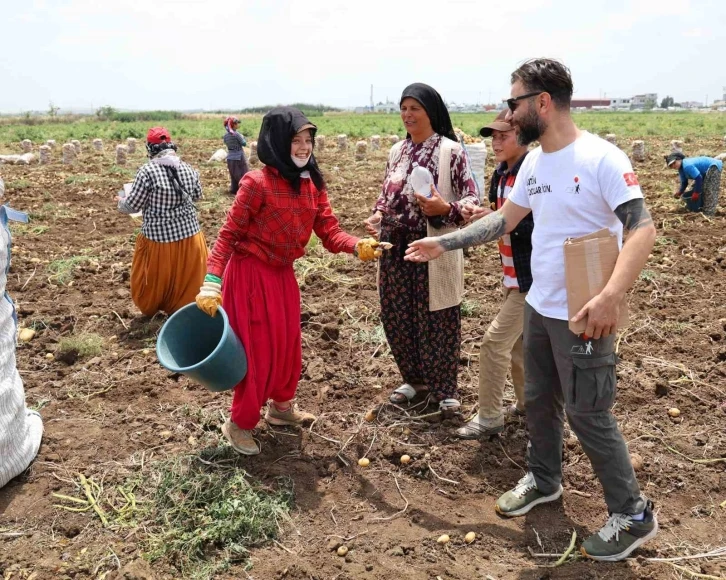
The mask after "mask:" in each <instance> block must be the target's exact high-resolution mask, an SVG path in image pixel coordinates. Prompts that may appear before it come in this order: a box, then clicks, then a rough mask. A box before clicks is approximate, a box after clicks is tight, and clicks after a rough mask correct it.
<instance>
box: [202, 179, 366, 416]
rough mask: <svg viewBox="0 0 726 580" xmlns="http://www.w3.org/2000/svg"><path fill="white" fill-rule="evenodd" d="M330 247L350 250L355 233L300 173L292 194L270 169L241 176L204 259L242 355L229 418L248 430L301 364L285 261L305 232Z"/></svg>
mask: <svg viewBox="0 0 726 580" xmlns="http://www.w3.org/2000/svg"><path fill="white" fill-rule="evenodd" d="M313 231H314V232H315V234H316V235H317V236H318V237H319V238H320V241H321V242H322V244H323V246H324V247H325V248H326V249H327V250H328V251H330V252H333V253H338V252H347V253H353V249H354V248H355V244H356V242H357V241H358V238H356V237H354V236H351V235H348V234H346V233H345V232H344V231H343V230H342V229H341V228H340V224H339V223H338V219H337V218H336V217H335V214H334V213H333V210H332V208H331V207H330V203H329V202H328V194H327V192H326V191H325V190H322V191H320V190H318V189H317V188H316V187H315V185H314V184H313V182H312V180H310V179H306V178H303V179H301V183H300V193H296V192H295V191H294V190H293V188H292V186H291V184H290V183H289V182H288V181H287V180H285V179H283V178H282V177H281V176H280V174H279V173H278V172H277V170H276V169H274V168H272V167H264V168H263V169H261V170H256V171H251V172H249V173H247V174H246V175H245V176H244V177H243V179H242V181H241V182H240V188H239V191H238V192H237V196H236V197H235V200H234V203H233V205H232V208H231V209H230V211H229V213H228V214H227V219H226V221H225V223H224V225H223V226H222V229H221V230H220V232H219V237H218V238H217V241H216V242H215V244H214V248H213V250H212V252H211V254H210V255H209V259H208V260H207V271H208V272H209V273H210V274H214V275H215V276H219V277H220V278H223V283H222V304H223V307H224V310H225V312H227V315H228V316H229V321H230V325H231V326H232V329H233V330H234V331H235V334H237V336H238V337H239V338H240V340H241V341H242V344H243V345H244V347H245V352H246V354H247V365H248V370H247V375H246V376H245V378H244V379H243V380H242V381H241V382H240V383H239V384H238V385H237V386H236V387H235V390H234V398H233V401H232V421H234V423H235V424H236V425H237V426H238V427H239V428H240V429H253V428H254V427H255V425H257V422H258V421H259V418H260V408H261V407H262V406H263V405H264V404H265V403H266V402H267V400H268V399H273V400H274V401H279V402H284V401H289V400H290V399H292V398H293V397H294V396H295V391H296V390H297V384H298V381H299V379H300V371H301V368H302V347H301V336H300V290H299V288H298V285H297V281H296V279H295V272H294V271H293V267H292V265H293V262H294V261H295V260H296V259H297V258H299V257H301V256H303V255H304V254H305V246H306V245H307V243H308V241H309V240H310V237H311V235H312V233H313Z"/></svg>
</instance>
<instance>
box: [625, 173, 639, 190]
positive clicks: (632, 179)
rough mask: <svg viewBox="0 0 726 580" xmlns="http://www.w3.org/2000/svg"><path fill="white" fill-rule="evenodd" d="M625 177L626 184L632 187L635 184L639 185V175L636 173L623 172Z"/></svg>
mask: <svg viewBox="0 0 726 580" xmlns="http://www.w3.org/2000/svg"><path fill="white" fill-rule="evenodd" d="M623 179H625V185H627V186H628V187H632V186H633V185H639V183H638V177H637V176H636V175H635V173H623Z"/></svg>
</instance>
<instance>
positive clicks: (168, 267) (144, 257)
mask: <svg viewBox="0 0 726 580" xmlns="http://www.w3.org/2000/svg"><path fill="white" fill-rule="evenodd" d="M206 272H207V243H206V241H205V239H204V234H203V233H202V232H199V233H198V234H195V235H193V236H191V237H189V238H184V239H183V240H179V241H177V242H154V241H152V240H150V239H148V238H146V237H145V236H143V235H141V234H139V235H138V236H137V237H136V249H135V250H134V260H133V263H132V265H131V298H132V299H133V301H134V304H136V307H137V308H138V309H139V310H141V312H142V313H143V314H145V315H146V316H153V315H154V314H156V313H157V312H159V311H160V310H161V311H163V312H166V313H167V314H173V313H174V312H176V311H177V310H179V309H180V308H181V307H182V306H186V305H187V304H190V303H191V302H194V299H195V298H196V296H197V294H198V293H199V288H200V287H201V285H202V284H203V283H204V276H205V275H206Z"/></svg>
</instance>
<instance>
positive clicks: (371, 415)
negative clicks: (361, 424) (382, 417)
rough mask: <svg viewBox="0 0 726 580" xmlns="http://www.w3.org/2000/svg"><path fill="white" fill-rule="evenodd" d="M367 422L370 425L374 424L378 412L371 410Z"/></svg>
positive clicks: (366, 417) (367, 415) (367, 414)
mask: <svg viewBox="0 0 726 580" xmlns="http://www.w3.org/2000/svg"><path fill="white" fill-rule="evenodd" d="M365 420H366V421H368V422H369V423H373V421H375V420H376V412H375V411H374V410H373V409H371V410H369V411H368V412H367V413H366V416H365Z"/></svg>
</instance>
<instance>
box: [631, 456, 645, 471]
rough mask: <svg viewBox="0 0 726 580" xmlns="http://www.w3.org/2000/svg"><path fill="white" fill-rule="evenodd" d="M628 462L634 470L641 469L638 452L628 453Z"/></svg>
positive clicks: (640, 459)
mask: <svg viewBox="0 0 726 580" xmlns="http://www.w3.org/2000/svg"><path fill="white" fill-rule="evenodd" d="M630 463H631V464H632V465H633V469H634V470H635V471H640V470H641V469H643V458H642V457H641V456H640V455H639V454H638V453H631V454H630Z"/></svg>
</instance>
